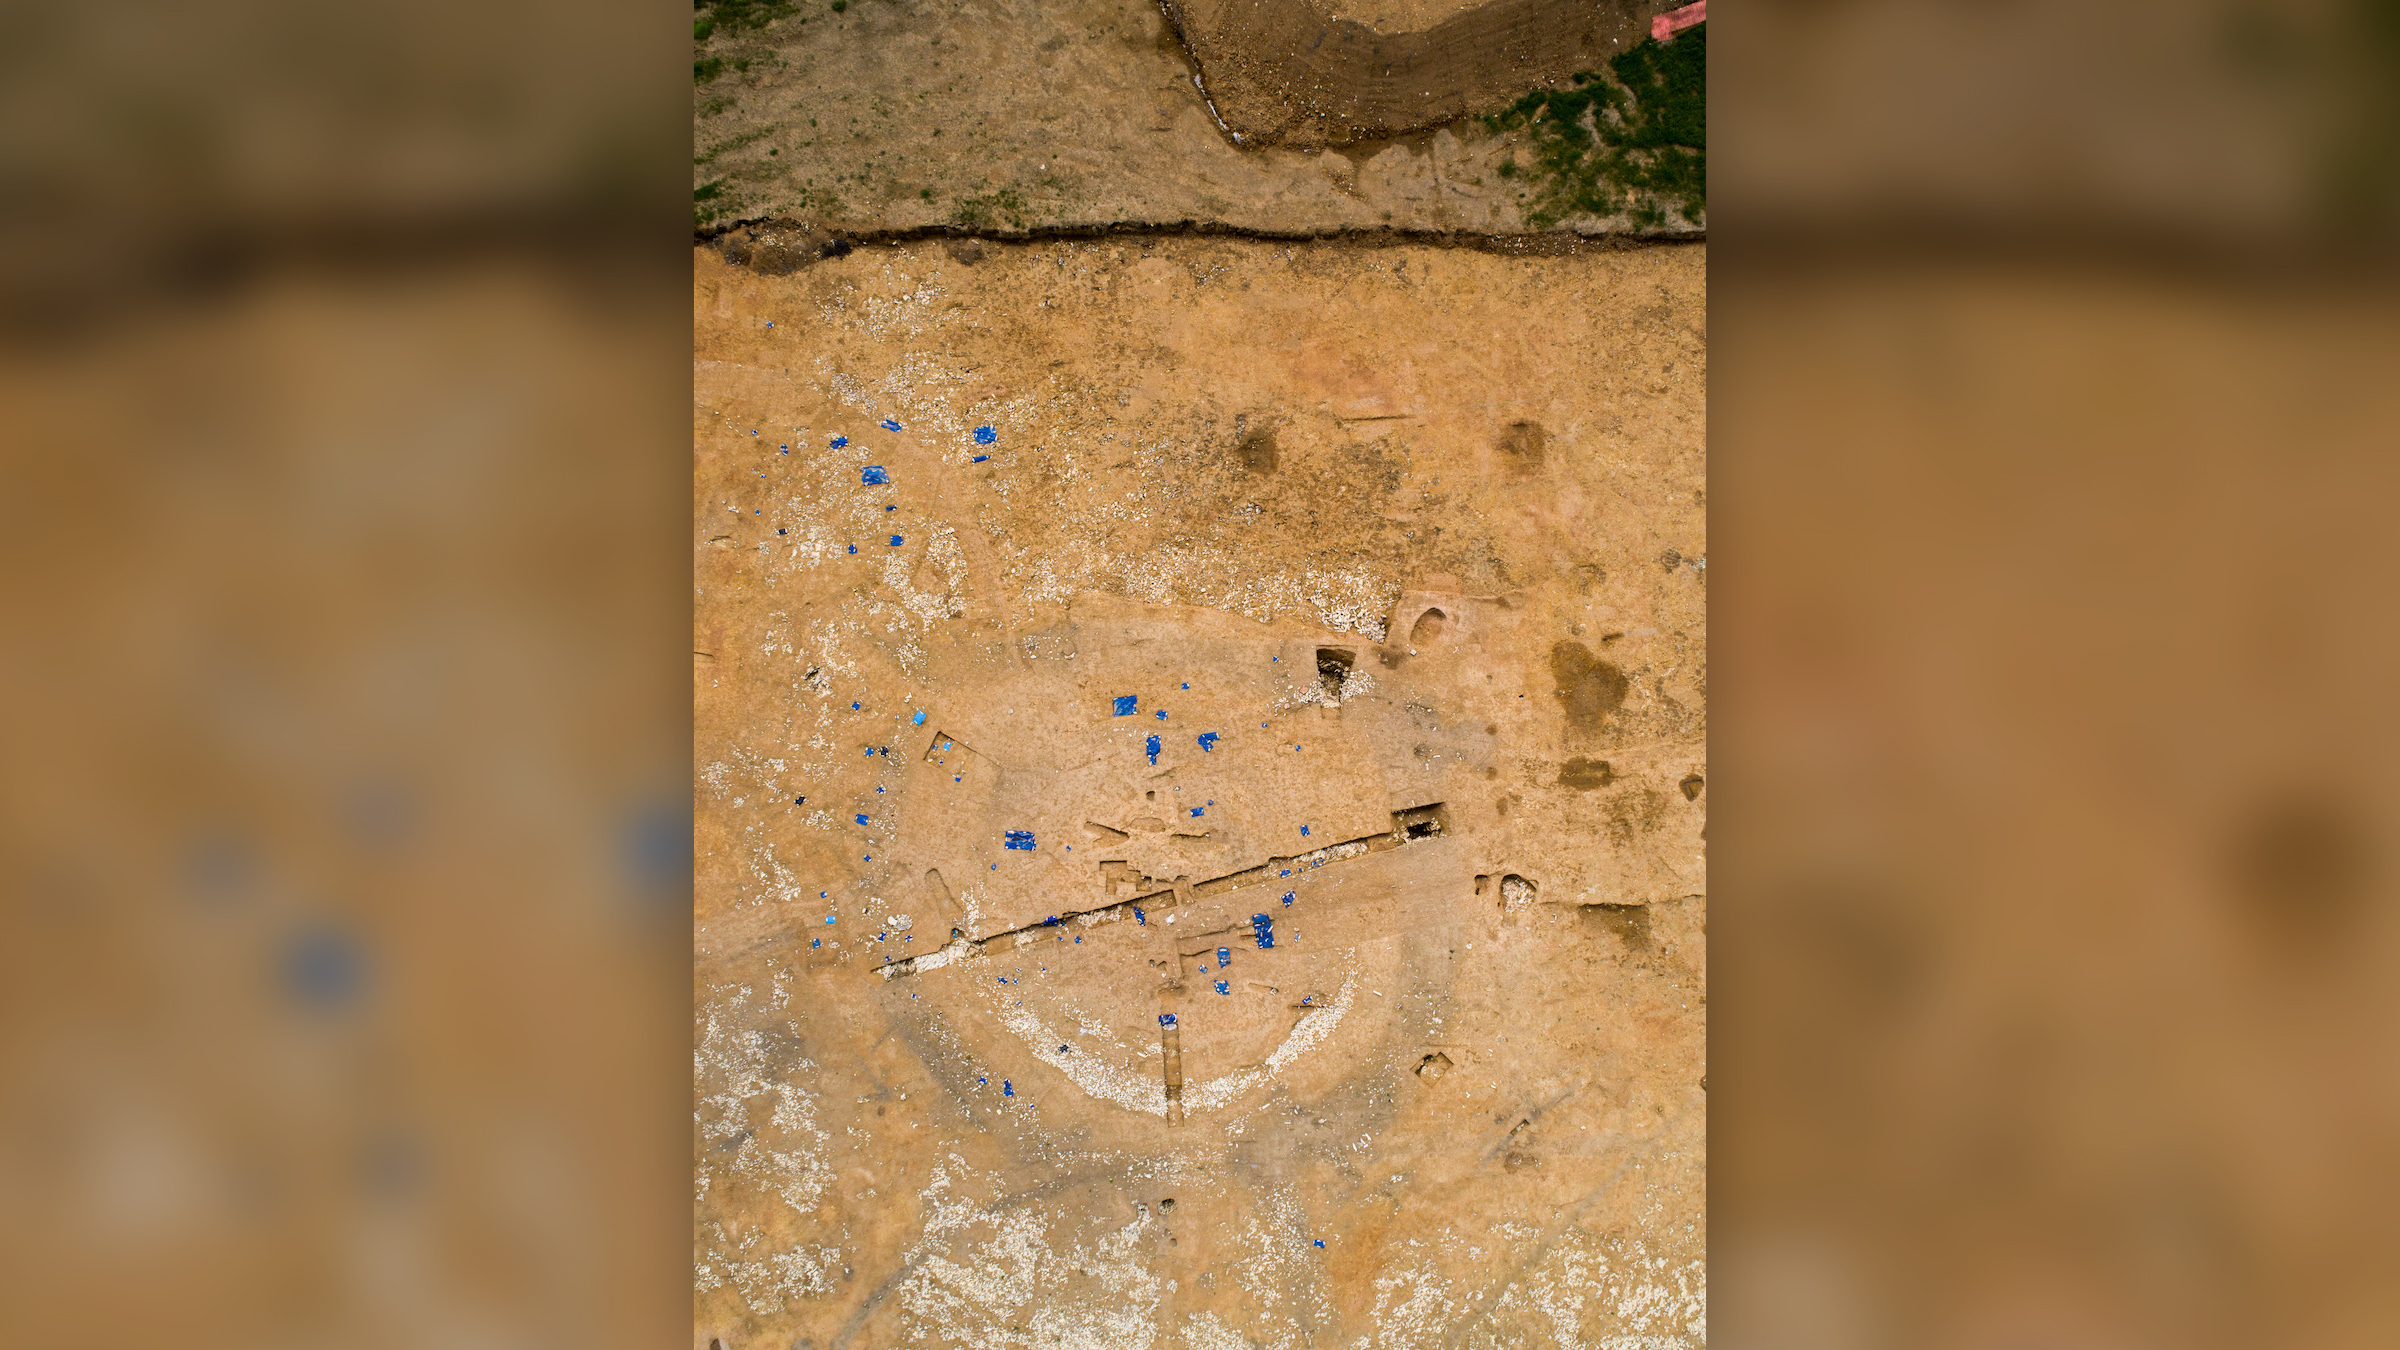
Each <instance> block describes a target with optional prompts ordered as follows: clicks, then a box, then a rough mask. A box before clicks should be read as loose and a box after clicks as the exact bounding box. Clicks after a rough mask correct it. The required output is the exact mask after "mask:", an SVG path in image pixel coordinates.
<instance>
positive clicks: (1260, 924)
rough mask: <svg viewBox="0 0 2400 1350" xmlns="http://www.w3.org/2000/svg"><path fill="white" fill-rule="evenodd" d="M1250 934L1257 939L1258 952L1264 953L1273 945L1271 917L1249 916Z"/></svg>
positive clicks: (1273, 923) (1273, 936)
mask: <svg viewBox="0 0 2400 1350" xmlns="http://www.w3.org/2000/svg"><path fill="white" fill-rule="evenodd" d="M1250 932H1251V934H1252V935H1253V936H1255V937H1256V938H1257V939H1258V946H1259V950H1261V951H1264V950H1266V949H1267V948H1269V947H1272V946H1274V945H1275V920H1274V918H1273V917H1272V916H1270V915H1266V914H1253V915H1251V916H1250Z"/></svg>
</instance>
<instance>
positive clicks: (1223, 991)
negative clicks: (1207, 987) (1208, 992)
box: [1217, 980, 1233, 994]
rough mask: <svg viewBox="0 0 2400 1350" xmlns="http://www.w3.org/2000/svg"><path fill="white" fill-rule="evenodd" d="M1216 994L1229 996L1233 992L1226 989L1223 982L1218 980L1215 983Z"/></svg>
mask: <svg viewBox="0 0 2400 1350" xmlns="http://www.w3.org/2000/svg"><path fill="white" fill-rule="evenodd" d="M1217 992H1218V993H1220V994H1230V993H1232V992H1233V990H1231V989H1229V988H1227V987H1226V985H1225V982H1224V981H1223V980H1219V981H1217Z"/></svg>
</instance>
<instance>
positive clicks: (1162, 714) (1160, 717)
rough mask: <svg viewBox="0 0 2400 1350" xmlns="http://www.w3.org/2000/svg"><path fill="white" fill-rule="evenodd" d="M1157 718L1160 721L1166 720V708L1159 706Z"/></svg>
mask: <svg viewBox="0 0 2400 1350" xmlns="http://www.w3.org/2000/svg"><path fill="white" fill-rule="evenodd" d="M1158 720H1159V721H1161V722H1164V721H1166V720H1167V710H1166V709H1164V708H1161V709H1159V710H1158Z"/></svg>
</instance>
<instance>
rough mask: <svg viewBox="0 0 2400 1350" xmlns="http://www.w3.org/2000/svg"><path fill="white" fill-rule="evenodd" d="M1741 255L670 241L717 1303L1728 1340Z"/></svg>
mask: <svg viewBox="0 0 2400 1350" xmlns="http://www.w3.org/2000/svg"><path fill="white" fill-rule="evenodd" d="M1704 265H1705V254H1704V249H1703V248H1702V247H1700V246H1696V245H1686V246H1673V247H1651V248H1644V249H1634V250H1606V251H1588V252H1577V253H1572V254H1568V255H1564V256H1556V257H1539V258H1524V257H1509V256H1503V255H1498V254H1493V253H1486V252H1479V251H1475V250H1471V249H1462V248H1433V247H1385V248H1358V247H1347V246H1342V245H1338V244H1330V243H1318V244H1298V245H1291V244H1274V243H1266V242H1260V241H1254V240H1239V239H1207V238H1173V239H1121V240H1096V241H1050V242H1041V243H1001V242H993V241H989V240H964V241H959V240H953V241H946V242H945V241H938V240H930V239H928V240H921V241H915V242H907V243H900V244H893V245H884V246H869V247H860V248H855V249H853V250H852V251H850V252H848V253H846V254H842V255H838V256H832V257H823V258H817V259H814V260H811V261H808V262H807V263H806V264H805V265H801V266H798V267H797V268H796V269H793V270H789V271H788V272H786V273H784V274H782V275H767V274H762V272H760V271H758V270H754V269H753V268H750V267H743V266H739V265H736V264H733V263H729V262H728V261H726V260H725V258H724V256H723V253H722V251H721V250H720V249H718V248H706V249H701V250H697V251H696V252H695V258H694V267H695V274H694V296H693V300H694V313H695V337H694V341H695V359H696V362H695V397H696V402H695V405H694V409H693V415H694V425H693V431H694V451H695V466H694V467H695V474H696V479H695V497H694V503H693V505H694V516H693V525H694V531H693V548H694V567H695V573H694V584H695V599H694V606H695V610H694V618H695V631H694V638H693V647H694V657H693V661H694V672H695V675H694V682H695V697H696V707H695V715H696V747H695V749H696V755H697V761H698V762H697V764H696V766H695V768H696V771H697V774H698V777H699V783H700V786H699V797H698V802H697V818H698V830H697V839H696V853H697V857H696V869H697V872H696V881H697V885H696V893H695V906H696V912H695V923H696V960H697V969H696V971H695V998H696V1008H695V1026H694V1039H695V1052H696V1061H695V1073H696V1079H695V1095H696V1120H695V1138H694V1146H695V1150H696V1154H695V1173H696V1175H695V1191H694V1197H695V1213H694V1221H695V1232H694V1262H695V1279H696V1303H695V1326H694V1341H695V1345H696V1346H708V1345H709V1344H710V1343H711V1341H713V1340H721V1341H722V1342H723V1344H724V1346H725V1347H727V1348H728V1350H748V1348H749V1347H753V1346H771V1347H775V1348H776V1350H782V1348H783V1347H787V1346H808V1347H811V1350H818V1348H820V1347H828V1346H886V1345H909V1346H978V1347H983V1346H1025V1347H1031V1346H1093V1347H1101V1346H1105V1347H1109V1350H1148V1348H1149V1347H1162V1348H1164V1347H1205V1348H1207V1350H1215V1348H1216V1347H1234V1346H1277V1347H1304V1346H1320V1345H1323V1346H1333V1345H1342V1346H1350V1345H1359V1344H1368V1345H1376V1346H1435V1345H1452V1346H1473V1347H1502V1346H1508V1347H1515V1346H1531V1345H1562V1346H1564V1345H1586V1344H1628V1345H1631V1344H1639V1345H1652V1346H1696V1345H1699V1344H1702V1343H1703V1342H1704V1341H1705V1274H1704V1270H1703V1267H1702V1261H1703V1256H1704V1251H1705V1245H1706V1238H1707V1229H1706V1222H1705V1219H1706V1210H1705V1198H1706V1195H1705V1184H1704V1170H1703V1168H1704V1120H1705V1109H1704V1102H1705V1075H1706V1064H1705V1059H1704V1014H1705V1007H1706V981H1705V969H1706V966H1705V953H1706V947H1707V938H1706V933H1707V900H1706V884H1705V869H1704V862H1703V857H1702V849H1703V844H1702V834H1703V824H1704V822H1705V819H1706V812H1707V806H1708V801H1709V797H1708V795H1707V786H1708V784H1707V764H1706V756H1705V742H1704V735H1705V725H1706V724H1705V706H1706V690H1707V674H1706V669H1707V667H1706V654H1705V646H1704V642H1705V612H1704V601H1705V592H1706V586H1705V580H1706V575H1707V573H1706V556H1707V551H1708V549H1707V542H1708V541H1707V535H1706V527H1705V518H1704V512H1705V491H1704V481H1703V470H1704V459H1703V444H1704V430H1705V428H1704V422H1703V412H1704V406H1705V405H1704V398H1703V393H1704V377H1705V368H1706V340H1707V334H1706V319H1705V307H1704V286H1703V274H1704ZM1170 1019H1171V1024H1170Z"/></svg>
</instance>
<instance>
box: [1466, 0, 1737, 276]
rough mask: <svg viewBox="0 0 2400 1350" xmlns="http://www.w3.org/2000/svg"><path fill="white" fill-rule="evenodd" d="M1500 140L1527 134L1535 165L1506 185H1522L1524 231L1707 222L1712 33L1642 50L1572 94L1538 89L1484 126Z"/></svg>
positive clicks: (1508, 167) (1587, 75)
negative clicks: (1612, 220)
mask: <svg viewBox="0 0 2400 1350" xmlns="http://www.w3.org/2000/svg"><path fill="white" fill-rule="evenodd" d="M1484 124H1485V126H1486V127H1487V128H1488V129H1490V130H1492V131H1495V132H1501V131H1517V130H1529V131H1531V133H1532V136H1533V163H1532V164H1531V166H1529V167H1528V166H1520V165H1518V164H1517V162H1516V161H1515V160H1514V159H1511V160H1509V161H1508V162H1507V163H1505V164H1503V165H1501V166H1500V172H1501V175H1502V176H1503V177H1517V176H1522V177H1524V178H1525V179H1526V191H1525V195H1524V199H1523V200H1524V202H1525V223H1526V224H1527V225H1529V226H1531V227H1533V228H1534V229H1537V230H1540V229H1548V228H1549V227H1550V226H1552V225H1555V224H1557V223H1558V222H1560V221H1562V220H1565V219H1566V218H1568V217H1570V216H1602V217H1606V216H1613V215H1616V214H1618V213H1619V212H1620V211H1621V212H1623V213H1625V215H1626V216H1627V217H1628V218H1630V219H1631V220H1632V222H1633V224H1634V227H1635V228H1637V229H1645V230H1649V229H1657V228H1658V227H1660V226H1662V225H1664V224H1666V223H1667V212H1668V211H1669V210H1670V209H1676V210H1680V211H1681V212H1682V214H1683V218H1684V220H1685V221H1686V222H1688V223H1690V224H1692V225H1694V226H1699V225H1704V224H1706V223H1707V215H1708V25H1707V24H1699V25H1696V26H1694V27H1691V28H1687V29H1685V30H1684V31H1683V32H1681V33H1678V34H1677V35H1676V36H1675V39H1674V40H1673V41H1672V42H1665V43H1660V42H1644V43H1642V44H1641V45H1640V46H1638V47H1635V48H1634V49H1633V50H1631V51H1629V52H1626V53H1625V54H1624V55H1622V56H1619V57H1616V58H1615V59H1613V60H1611V61H1610V62H1609V68H1608V73H1607V74H1605V75H1603V74H1600V73H1597V72H1594V71H1588V70H1587V71H1583V72H1580V73H1578V74H1577V75H1576V76H1575V79H1574V87H1573V88H1571V89H1537V90H1535V91H1533V92H1532V93H1530V94H1527V95H1526V96H1525V97H1523V98H1521V99H1518V100H1517V101H1516V103H1515V104H1513V105H1511V106H1510V107H1508V108H1507V109H1505V110H1503V111H1501V112H1498V113H1494V114H1493V115H1491V116H1490V117H1487V118H1485V119H1484Z"/></svg>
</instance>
